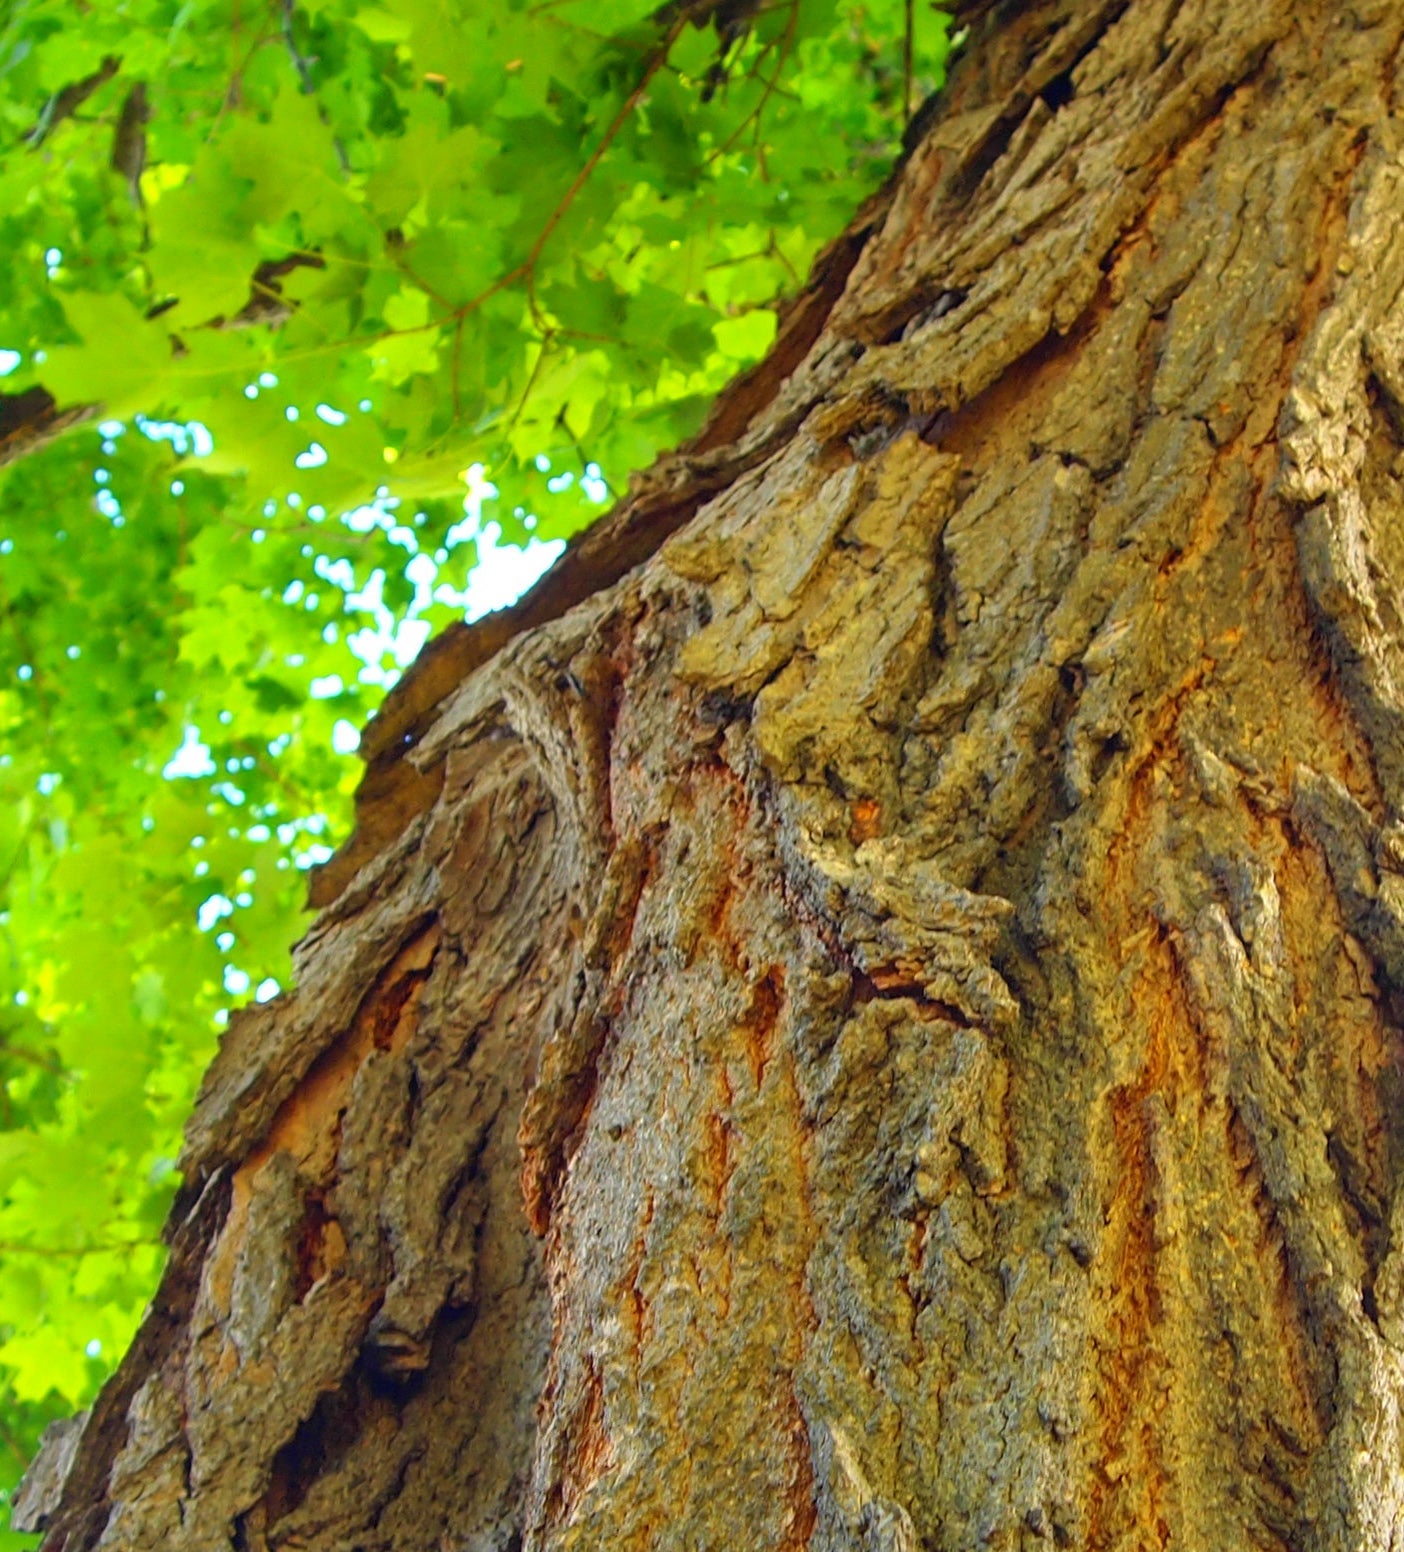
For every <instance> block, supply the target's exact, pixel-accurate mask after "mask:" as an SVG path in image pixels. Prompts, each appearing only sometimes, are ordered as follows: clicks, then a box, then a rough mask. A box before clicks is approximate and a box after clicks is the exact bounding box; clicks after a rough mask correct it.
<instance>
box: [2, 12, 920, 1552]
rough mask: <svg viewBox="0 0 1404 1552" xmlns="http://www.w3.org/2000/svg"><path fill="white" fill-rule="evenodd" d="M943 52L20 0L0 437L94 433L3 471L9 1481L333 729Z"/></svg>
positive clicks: (781, 34)
mask: <svg viewBox="0 0 1404 1552" xmlns="http://www.w3.org/2000/svg"><path fill="white" fill-rule="evenodd" d="M946 48H947V28H946V22H945V19H944V17H943V16H941V15H940V14H939V13H937V12H933V11H932V10H931V9H930V7H929V6H927V5H925V4H923V5H922V6H921V7H914V6H913V5H912V4H911V3H910V0H729V3H728V0H722V3H717V0H672V3H671V4H668V5H665V6H663V7H662V8H658V7H657V6H656V4H654V3H650V0H379V3H377V0H122V3H121V4H114V5H105V6H87V5H75V4H74V0H16V3H15V4H14V5H13V6H11V7H9V8H8V10H7V12H6V13H5V20H4V22H3V25H0V236H2V237H3V242H4V246H5V251H6V253H7V258H8V262H7V264H6V266H5V267H4V268H3V270H0V346H3V347H4V349H3V350H0V371H5V372H8V373H9V380H8V381H6V382H5V384H4V385H3V386H4V388H5V389H6V390H8V392H7V394H6V395H5V396H3V397H0V459H3V458H4V457H5V456H6V455H7V452H8V451H9V449H7V445H6V440H5V438H6V426H7V425H8V424H11V423H14V422H15V421H16V420H17V418H18V416H19V412H20V410H21V409H22V408H23V407H24V406H26V405H30V404H33V403H34V402H36V400H38V401H43V402H48V401H50V400H51V401H52V402H53V404H54V405H56V406H57V410H58V411H59V412H60V414H65V413H67V412H68V411H72V412H73V413H74V418H75V419H79V420H80V421H81V423H80V424H78V425H77V427H76V429H73V430H70V431H69V432H68V433H67V435H65V436H64V437H62V438H60V439H59V440H57V441H55V442H53V443H51V444H50V445H48V446H47V447H45V448H44V449H43V450H41V451H39V452H36V453H34V454H32V456H29V457H27V458H24V459H23V460H19V461H12V462H10V463H9V464H8V465H6V466H5V467H4V468H3V469H0V484H2V485H3V487H4V489H3V505H0V621H3V626H0V884H3V897H0V1262H2V1263H3V1272H0V1494H3V1493H4V1492H5V1491H6V1490H7V1488H8V1487H9V1486H11V1485H12V1484H13V1482H14V1480H15V1478H16V1477H17V1475H18V1471H19V1469H20V1467H21V1466H22V1464H23V1462H24V1461H25V1459H26V1458H27V1457H28V1455H29V1453H30V1451H31V1450H32V1448H33V1445H34V1441H35V1438H36V1436H37V1430H38V1428H39V1427H40V1426H42V1424H43V1422H44V1421H45V1420H46V1418H48V1417H50V1416H53V1415H56V1414H58V1413H60V1412H64V1411H67V1410H70V1409H72V1408H73V1407H74V1406H76V1405H81V1404H82V1403H83V1402H84V1401H85V1400H87V1399H88V1398H89V1396H90V1395H91V1393H92V1391H93V1390H94V1388H95V1387H96V1385H97V1384H98V1383H100V1381H101V1379H102V1378H103V1377H104V1376H105V1375H106V1374H107V1373H108V1372H110V1367H111V1365H112V1363H113V1362H114V1361H115V1360H116V1359H117V1358H118V1357H120V1354H121V1351H122V1349H123V1346H124V1344H125V1342H126V1341H127V1339H128V1337H129V1335H130V1333H131V1330H132V1328H133V1326H134V1323H135V1320H136V1318H137V1316H138V1313H139V1311H140V1308H141V1306H142V1304H143V1302H144V1300H145V1299H146V1298H147V1297H148V1296H149V1294H150V1291H151V1288H152V1285H153V1281H154V1278H155V1276H156V1274H157V1272H158V1270H159V1265H160V1254H161V1253H160V1247H159V1241H158V1230H159V1225H160V1223H161V1220H162V1218H163V1215H164V1212H165V1209H166V1206H167V1204H168V1201H169V1198H170V1192H171V1189H172V1185H173V1180H172V1174H173V1165H172V1157H173V1154H174V1151H175V1147H176V1142H177V1139H178V1133H179V1126H180V1122H181V1120H182V1117H183V1115H184V1114H185V1113H186V1112H187V1111H188V1108H189V1105H190V1103H191V1098H192V1094H193V1090H194V1085H195V1083H196V1082H197V1081H198V1075H199V1072H200V1070H201V1068H202V1066H203V1065H204V1063H205V1062H206V1061H207V1060H208V1057H209V1054H210V1050H211V1048H212V1045H213V1042H214V1039H215V1038H216V1036H217V1031H218V1028H219V1026H220V1024H221V1022H222V1021H223V1020H224V1019H225V1018H226V1017H227V1013H226V1009H227V1007H228V1005H229V1004H230V1001H231V999H232V998H237V997H239V996H241V995H242V994H244V993H245V992H247V991H248V990H250V989H251V988H256V989H257V990H256V994H257V995H259V996H269V995H273V994H275V992H276V990H277V988H278V986H279V984H280V983H283V982H285V981H286V978H287V973H288V972H287V964H288V958H287V945H288V944H289V943H290V942H291V941H292V939H293V938H294V937H295V936H296V934H297V930H298V926H299V912H300V908H301V893H302V890H301V885H302V883H303V879H302V877H301V870H302V869H303V868H304V867H305V866H307V865H308V864H309V863H311V862H315V861H317V860H319V859H320V858H321V857H323V856H325V855H326V846H327V842H328V840H329V839H335V838H336V835H337V833H338V832H339V831H340V829H341V827H342V826H343V825H344V823H345V818H346V809H347V798H348V794H349V792H350V790H351V787H352V785H353V784H354V772H353V770H352V769H351V765H352V762H351V761H350V759H349V753H350V751H351V750H352V749H353V748H354V744H355V728H356V727H358V726H359V725H360V724H361V723H362V722H363V721H364V719H365V717H366V716H367V715H368V713H369V712H370V711H371V710H373V709H374V705H375V703H376V701H377V699H378V698H379V696H380V695H381V694H382V693H383V692H384V689H385V688H386V687H387V686H388V685H389V684H390V683H392V682H393V680H394V678H395V676H396V675H397V674H398V672H399V671H400V670H401V669H402V668H403V666H404V665H405V663H406V662H407V661H408V660H409V658H410V657H411V656H412V654H413V650H414V649H415V648H416V647H417V645H418V644H419V643H420V642H422V640H423V639H424V636H425V635H426V634H427V633H428V631H429V630H430V629H432V628H435V627H436V626H438V625H439V624H441V623H443V622H446V621H447V620H448V619H450V618H453V617H461V616H462V614H463V612H464V609H465V607H471V606H472V604H473V598H474V594H473V588H474V586H475V583H474V573H473V572H472V567H473V565H474V563H475V561H477V560H478V559H479V558H480V557H481V555H482V554H483V553H485V552H486V548H487V546H488V545H489V544H490V542H491V541H492V540H493V539H494V538H505V539H506V540H507V541H509V542H510V543H517V544H521V543H525V542H527V541H528V539H531V538H534V539H535V540H537V541H541V540H550V541H559V540H560V539H561V538H563V537H564V536H566V535H568V534H569V533H570V532H572V531H574V530H576V529H578V528H579V527H581V526H583V525H584V524H585V523H586V522H588V521H589V520H590V518H591V517H592V516H593V515H594V514H595V513H596V512H598V511H599V509H600V506H601V504H602V503H603V502H604V501H605V499H606V498H607V495H608V491H609V488H608V484H607V479H606V476H605V474H603V473H602V472H601V471H602V470H603V471H608V475H609V476H610V477H612V478H614V479H615V480H616V481H618V480H619V479H620V478H622V476H624V475H627V473H628V471H629V470H630V469H633V468H636V467H639V466H641V465H643V464H645V463H647V462H648V461H649V459H650V458H651V457H652V456H653V455H654V454H655V452H656V451H657V450H658V449H659V447H660V446H663V445H667V444H671V443H673V442H675V441H677V440H678V439H680V438H681V437H683V436H685V435H687V434H688V433H689V432H691V431H692V430H693V429H695V427H696V426H697V424H698V423H699V421H700V419H701V416H702V414H703V412H704V411H705V408H706V406H707V404H708V403H709V402H710V400H711V398H712V397H713V396H714V395H715V394H716V392H717V390H718V389H719V388H720V387H721V386H722V385H723V384H724V383H725V382H726V381H727V380H728V379H729V378H730V377H731V376H732V375H733V374H734V373H735V372H736V371H737V370H739V369H742V368H744V367H746V366H748V365H750V364H751V363H752V362H753V361H754V360H756V359H757V358H758V357H759V356H760V355H761V354H763V352H764V351H765V349H766V348H767V346H768V345H769V343H770V340H771V338H772V336H773V333H774V326H775V325H774V313H773V312H772V310H771V304H773V303H774V301H775V299H776V298H777V297H778V296H780V295H782V294H783V293H785V292H786V291H793V290H794V289H796V288H797V286H798V285H799V283H800V282H801V280H802V278H803V276H804V274H805V272H806V270H807V268H808V266H809V264H810V262H811V260H812V258H813V256H814V254H815V252H816V251H817V249H818V247H819V246H820V245H821V244H822V243H823V242H825V241H826V240H827V239H828V238H830V237H831V236H833V235H834V234H835V233H836V232H837V231H838V230H840V229H841V227H842V226H843V224H844V222H845V221H846V220H847V218H848V217H849V215H850V214H851V212H852V210H853V209H854V207H855V206H856V205H857V204H858V203H859V201H860V200H861V198H862V197H863V196H864V195H866V194H867V193H868V192H869V191H870V190H871V189H872V187H873V186H874V185H875V183H876V182H877V181H878V180H879V179H880V178H881V177H882V176H883V175H884V174H885V172H886V171H887V169H888V168H889V167H890V166H891V162H892V158H893V155H894V153H895V151H896V149H897V145H898V142H899V140H900V136H901V132H902V129H903V127H904V123H905V120H906V116H907V113H908V110H909V108H910V107H911V106H914V105H915V104H916V102H917V101H919V100H920V98H922V97H924V96H925V95H926V94H928V93H929V92H930V91H931V90H933V89H934V88H935V87H936V86H937V85H938V84H939V78H940V73H941V69H942V64H943V60H944V57H945V52H946ZM7 416H8V419H7ZM484 471H486V474H485V473H484ZM489 476H490V478H491V481H492V482H493V483H492V484H488V483H487V478H488V477H489ZM465 482H466V484H465ZM485 503H486V511H488V512H489V513H491V515H492V520H493V521H492V524H486V519H485V517H484V515H483V514H484V510H485ZM485 524H486V526H485ZM540 553H542V554H549V553H551V551H550V550H549V549H544V548H543V549H542V550H541V551H540ZM12 1534H13V1533H10V1532H5V1531H0V1548H3V1547H4V1546H6V1545H10V1544H12V1543H11V1542H10V1541H9V1540H8V1539H7V1538H9V1537H11V1536H12ZM13 1544H14V1545H21V1544H23V1545H27V1544H28V1542H27V1541H23V1540H21V1538H18V1537H15V1538H14V1540H13Z"/></svg>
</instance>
